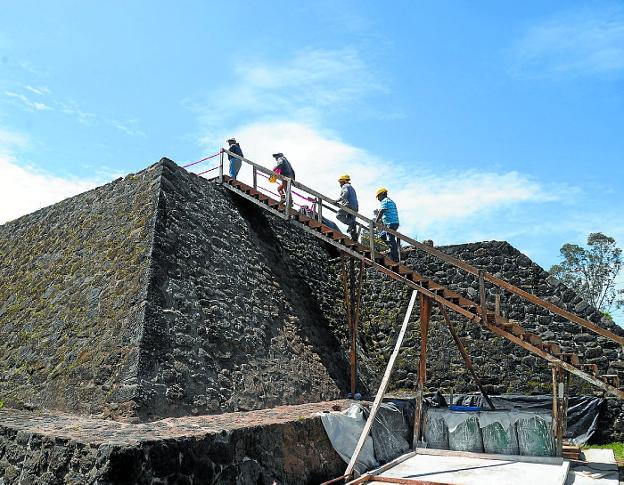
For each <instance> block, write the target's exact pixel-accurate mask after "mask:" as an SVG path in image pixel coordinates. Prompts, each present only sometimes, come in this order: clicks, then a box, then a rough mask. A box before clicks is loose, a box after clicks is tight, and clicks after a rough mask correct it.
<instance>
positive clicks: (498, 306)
mask: <svg viewBox="0 0 624 485" xmlns="http://www.w3.org/2000/svg"><path fill="white" fill-rule="evenodd" d="M494 314H495V315H496V316H497V317H500V316H501V296H500V293H496V294H495V295H494Z"/></svg>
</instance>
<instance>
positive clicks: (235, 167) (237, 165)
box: [227, 138, 243, 179]
mask: <svg viewBox="0 0 624 485" xmlns="http://www.w3.org/2000/svg"><path fill="white" fill-rule="evenodd" d="M227 142H228V145H229V148H228V150H229V151H231V152H232V153H236V155H238V156H239V157H241V158H242V157H243V150H241V147H240V145H239V144H238V142H237V141H236V139H235V138H230V139H229V140H228V141H227ZM228 160H229V161H230V177H232V178H233V179H235V178H236V177H238V172H239V171H240V169H241V166H242V165H243V161H242V160H241V159H240V158H238V157H235V156H233V155H230V154H229V153H228Z"/></svg>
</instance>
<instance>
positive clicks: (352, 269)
mask: <svg viewBox="0 0 624 485" xmlns="http://www.w3.org/2000/svg"><path fill="white" fill-rule="evenodd" d="M356 308H357V304H356V302H355V261H354V259H353V258H349V309H350V313H351V315H350V316H349V321H350V322H351V328H350V329H349V330H350V331H351V356H350V362H351V395H353V396H355V392H356V391H355V388H356V382H357V348H356V345H357V344H356V330H355V325H356V316H355V312H356V311H357V310H356Z"/></svg>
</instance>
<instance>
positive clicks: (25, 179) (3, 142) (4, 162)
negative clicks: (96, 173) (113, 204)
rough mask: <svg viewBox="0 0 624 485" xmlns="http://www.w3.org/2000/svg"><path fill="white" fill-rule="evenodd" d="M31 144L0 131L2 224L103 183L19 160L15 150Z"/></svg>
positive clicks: (11, 133)
mask: <svg viewBox="0 0 624 485" xmlns="http://www.w3.org/2000/svg"><path fill="white" fill-rule="evenodd" d="M28 144H29V141H28V138H27V137H26V136H24V135H22V134H19V133H14V132H8V131H3V130H0V174H2V176H1V177H0V224H4V223H5V222H7V221H10V220H13V219H16V218H17V217H20V216H23V215H25V214H28V213H30V212H33V211H35V210H37V209H40V208H42V207H45V206H48V205H50V204H54V203H56V202H59V201H61V200H63V199H65V198H67V197H71V196H73V195H76V194H79V193H81V192H84V191H85V190H89V189H91V188H93V187H96V186H97V185H100V184H101V181H96V180H85V179H79V178H63V177H59V176H56V175H52V174H49V173H47V172H45V171H42V170H40V169H38V168H35V167H33V166H30V165H26V164H23V163H19V161H18V160H17V158H16V157H15V155H14V154H13V151H14V150H15V149H19V148H25V147H27V146H28Z"/></svg>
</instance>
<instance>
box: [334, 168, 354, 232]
mask: <svg viewBox="0 0 624 485" xmlns="http://www.w3.org/2000/svg"><path fill="white" fill-rule="evenodd" d="M338 183H339V184H340V187H341V189H340V197H339V198H338V200H336V205H340V206H343V207H348V208H349V209H351V210H352V211H355V212H357V211H358V209H359V204H358V200H357V194H356V193H355V189H354V188H353V187H352V186H351V177H350V176H349V175H346V174H345V175H341V176H340V178H338ZM336 219H338V220H339V221H340V222H342V223H343V224H346V225H347V226H348V227H347V232H348V233H349V236H350V237H351V239H353V240H354V241H357V239H358V236H357V225H356V223H355V222H356V221H355V216H354V215H353V214H349V213H347V212H346V211H344V210H342V209H340V210H339V211H338V214H336Z"/></svg>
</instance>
